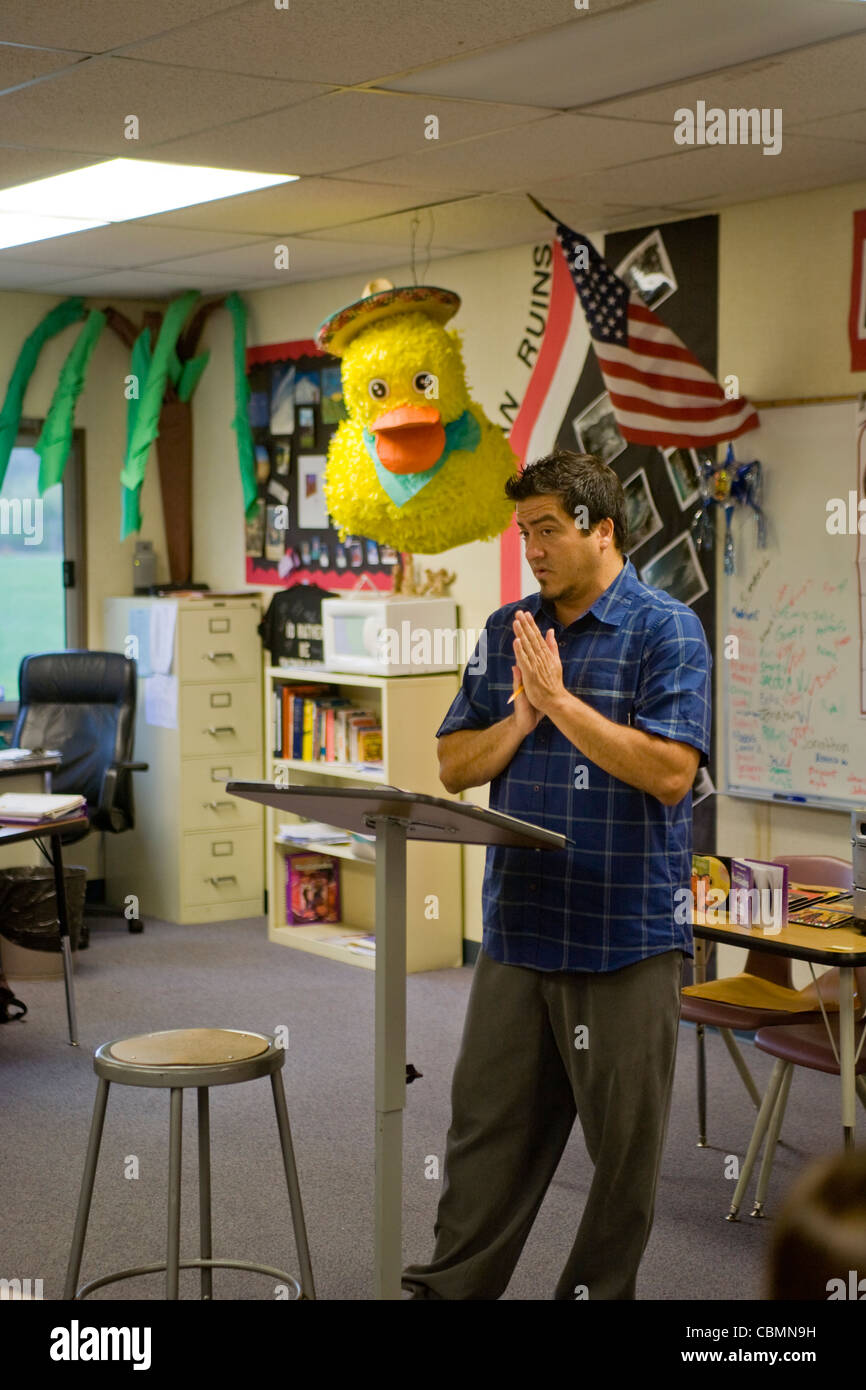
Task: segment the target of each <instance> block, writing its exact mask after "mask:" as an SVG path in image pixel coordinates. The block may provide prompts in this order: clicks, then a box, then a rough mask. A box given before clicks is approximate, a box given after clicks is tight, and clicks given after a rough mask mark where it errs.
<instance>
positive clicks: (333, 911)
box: [286, 853, 340, 927]
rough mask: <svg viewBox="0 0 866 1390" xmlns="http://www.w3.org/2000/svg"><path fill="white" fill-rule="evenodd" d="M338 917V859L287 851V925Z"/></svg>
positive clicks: (294, 925) (327, 920)
mask: <svg viewBox="0 0 866 1390" xmlns="http://www.w3.org/2000/svg"><path fill="white" fill-rule="evenodd" d="M339 920H340V862H339V860H338V859H334V858H333V857H332V856H331V855H328V854H305V853H300V854H287V855H286V925H287V926H289V927H299V926H303V925H304V924H306V923H310V922H321V923H326V922H339Z"/></svg>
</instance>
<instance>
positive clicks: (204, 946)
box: [0, 919, 864, 1302]
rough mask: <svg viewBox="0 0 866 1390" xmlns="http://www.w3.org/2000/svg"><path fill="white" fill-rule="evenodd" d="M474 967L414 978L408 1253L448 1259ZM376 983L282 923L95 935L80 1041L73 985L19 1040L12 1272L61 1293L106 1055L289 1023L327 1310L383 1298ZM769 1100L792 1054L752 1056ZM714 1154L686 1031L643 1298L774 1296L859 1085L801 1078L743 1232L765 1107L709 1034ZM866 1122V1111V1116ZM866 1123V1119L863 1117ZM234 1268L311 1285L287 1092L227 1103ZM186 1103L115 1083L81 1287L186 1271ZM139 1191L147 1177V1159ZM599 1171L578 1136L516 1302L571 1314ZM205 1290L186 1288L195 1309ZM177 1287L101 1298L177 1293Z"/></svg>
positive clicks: (0, 1078) (50, 987) (219, 1216)
mask: <svg viewBox="0 0 866 1390" xmlns="http://www.w3.org/2000/svg"><path fill="white" fill-rule="evenodd" d="M471 973H472V972H471V967H464V968H463V969H460V970H450V971H436V972H432V973H430V974H424V975H413V976H411V977H410V978H409V981H408V1019H409V1022H408V1032H409V1039H408V1047H407V1058H408V1060H409V1061H410V1062H413V1063H414V1064H415V1066H416V1067H417V1068H418V1070H419V1071H421V1072H422V1073H423V1080H420V1081H416V1082H414V1083H413V1084H412V1085H411V1086H410V1087H409V1088H408V1091H407V1108H406V1111H405V1128H404V1136H405V1149H404V1152H405V1163H404V1200H403V1217H404V1257H405V1261H406V1262H407V1263H410V1262H417V1261H424V1260H426V1259H428V1258H429V1257H430V1255H431V1254H432V1247H433V1222H434V1218H435V1213H436V1203H437V1199H438V1194H439V1190H440V1187H441V1182H440V1181H438V1180H436V1179H435V1178H431V1177H429V1176H427V1173H428V1172H430V1170H431V1169H432V1168H433V1166H434V1165H432V1164H431V1163H429V1161H428V1160H429V1157H430V1156H435V1157H437V1158H438V1160H439V1168H440V1171H441V1167H442V1160H443V1157H444V1148H445V1136H446V1132H447V1128H448V1122H449V1092H450V1083H451V1074H452V1071H453V1067H454V1062H455V1059H456V1056H457V1050H458V1046H459V1041H460V1033H461V1027H462V1022H463V1015H464V1012H465V1008H466V1001H467V997H468V990H469V985H470V981H471ZM373 984H374V978H373V974H372V972H368V971H366V970H362V969H358V968H356V967H353V966H349V965H343V964H339V963H337V962H331V961H328V960H323V959H319V958H318V957H315V956H311V955H307V954H305V953H303V952H300V951H290V950H287V949H286V948H285V947H281V946H277V945H272V944H270V943H269V942H268V940H267V937H266V930H265V925H264V921H263V919H254V920H246V921H240V922H227V923H219V924H209V925H202V926H187V927H176V926H171V925H168V924H166V923H161V922H153V921H149V922H148V923H147V927H146V930H145V933H144V934H143V935H141V936H130V935H129V934H128V933H127V932H126V930H125V928H124V926H123V925H122V924H118V925H116V926H115V925H114V924H108V923H105V922H102V923H100V924H99V925H98V926H94V929H93V931H92V934H91V945H90V947H89V948H88V949H87V950H86V951H83V952H81V953H80V955H79V956H78V958H77V965H76V991H77V999H78V1012H79V1025H80V1036H81V1046H80V1047H79V1048H77V1049H76V1048H71V1047H70V1046H68V1044H67V1042H66V1032H65V1009H64V998H63V984H62V981H61V980H40V981H32V980H31V981H26V982H25V981H22V982H18V984H17V992H18V994H19V995H20V997H21V998H22V999H23V1000H24V1001H25V1002H26V1003H27V1004H28V1005H29V1010H30V1011H29V1014H28V1016H27V1018H26V1020H25V1021H24V1022H21V1023H11V1024H8V1025H6V1026H4V1027H2V1028H0V1115H2V1121H0V1162H2V1168H0V1172H2V1187H3V1202H2V1217H0V1241H2V1266H3V1267H2V1269H0V1275H2V1276H4V1277H7V1278H12V1277H18V1278H26V1277H30V1278H34V1279H35V1278H41V1279H42V1280H43V1286H44V1296H45V1297H46V1298H58V1297H60V1296H61V1293H62V1288H63V1280H64V1274H65V1266H66V1259H67V1255H68V1248H69V1241H70V1238H71V1233H72V1224H73V1219H74V1214H75V1207H76V1201H77V1194H78V1186H79V1183H80V1179H81V1172H82V1167H83V1163H84V1154H85V1147H86V1142H87V1134H88V1128H89V1123H90V1113H91V1109H92V1105H93V1098H94V1094H95V1088H96V1077H95V1076H94V1073H93V1068H92V1053H93V1050H94V1048H96V1047H97V1046H98V1045H99V1044H100V1043H103V1042H106V1041H109V1040H111V1039H115V1038H119V1037H124V1036H129V1035H131V1034H134V1033H138V1032H145V1031H150V1030H155V1029H162V1028H177V1027H200V1026H211V1027H215V1026H217V1027H237V1028H249V1029H255V1030H261V1031H266V1032H273V1030H274V1029H275V1028H277V1027H278V1026H279V1025H281V1024H282V1025H285V1026H286V1027H287V1028H288V1030H289V1047H288V1053H287V1060H286V1067H285V1070H284V1073H283V1074H284V1078H285V1084H286V1092H287V1096H288V1103H289V1114H290V1118H291V1124H292V1130H293V1137H294V1144H295V1152H296V1157H297V1161H298V1168H299V1172H300V1180H301V1192H302V1197H303V1202H304V1209H305V1213H306V1219H307V1229H308V1234H309V1239H310V1246H311V1252H312V1260H313V1270H314V1274H315V1278H316V1283H317V1294H318V1296H319V1298H322V1299H340V1300H363V1299H369V1298H371V1297H372V1292H373V1284H372V1272H371V1271H372V1250H373V1133H374V1125H373V1113H374V1104H373ZM744 1050H745V1054H746V1057H747V1060H748V1064H749V1066H750V1068H751V1070H752V1072H753V1075H754V1076H755V1078H756V1081H757V1083H758V1086H759V1089H761V1090H763V1088H764V1086H765V1084H766V1081H767V1079H768V1077H769V1073H770V1070H771V1067H772V1059H771V1058H769V1057H767V1056H765V1055H764V1054H763V1053H761V1052H758V1051H757V1050H756V1049H755V1048H754V1047H753V1046H751V1045H749V1044H748V1043H746V1044H744ZM708 1090H709V1144H710V1147H708V1148H705V1149H698V1148H697V1147H696V1142H695V1141H696V1109H695V1034H694V1031H693V1029H691V1028H689V1027H688V1026H686V1025H682V1026H681V1029H680V1046H679V1053H678V1058H677V1069H676V1080H675V1089H674V1098H673V1106H672V1113H671V1121H670V1127H669V1132H668V1140H667V1145H666V1150H665V1157H664V1163H663V1168H662V1174H661V1180H660V1184H659V1191H658V1201H657V1208H656V1219H655V1226H654V1229H653V1233H652V1236H651V1239H650V1244H649V1246H648V1248H647V1252H646V1255H645V1257H644V1261H643V1264H642V1266H641V1276H640V1280H639V1284H638V1297H639V1298H641V1299H687V1300H696V1301H709V1302H712V1301H713V1300H715V1299H736V1300H748V1299H756V1298H760V1297H761V1296H762V1281H763V1269H764V1263H765V1256H766V1249H767V1245H768V1240H769V1237H770V1235H771V1232H772V1217H773V1213H774V1212H775V1211H777V1210H778V1206H779V1201H780V1198H781V1196H782V1194H783V1192H784V1190H785V1189H786V1188H787V1187H788V1186H789V1185H790V1182H791V1180H792V1178H793V1177H794V1176H795V1175H796V1174H797V1173H798V1172H799V1171H800V1170H801V1169H802V1167H803V1165H804V1164H805V1163H806V1162H807V1161H808V1160H809V1158H810V1157H812V1156H816V1155H819V1154H822V1153H825V1152H827V1151H829V1150H831V1149H832V1148H833V1147H834V1146H835V1145H836V1144H837V1141H838V1142H841V1129H840V1123H839V1098H838V1082H837V1080H836V1079H835V1078H833V1077H829V1076H822V1075H818V1074H815V1073H808V1072H804V1071H802V1070H798V1071H797V1073H796V1074H795V1079H794V1084H793V1087H792V1090H791V1097H790V1101H789V1108H788V1116H787V1119H786V1123H785V1128H784V1131H783V1136H782V1137H783V1141H784V1143H783V1145H782V1146H781V1147H780V1148H779V1151H778V1154H777V1159H776V1166H775V1169H774V1174H773V1181H772V1185H771V1188H770V1194H769V1200H768V1219H766V1220H762V1221H756V1220H753V1219H751V1218H750V1217H749V1216H748V1211H749V1206H748V1205H746V1206H744V1212H745V1215H744V1217H743V1219H742V1220H741V1221H740V1222H738V1223H732V1222H727V1221H725V1220H724V1216H725V1212H726V1211H727V1208H728V1203H729V1201H730V1198H731V1194H732V1191H733V1185H734V1184H733V1182H732V1181H731V1180H730V1179H729V1178H727V1177H726V1175H725V1173H726V1167H727V1168H730V1166H731V1165H730V1163H729V1156H730V1155H735V1156H738V1157H739V1158H740V1161H742V1158H743V1156H744V1155H745V1152H746V1147H747V1145H748V1140H749V1136H750V1133H751V1128H752V1124H753V1121H754V1115H755V1112H754V1109H753V1108H752V1105H751V1103H750V1101H749V1099H748V1097H747V1095H746V1092H745V1090H744V1089H743V1086H742V1083H741V1081H740V1080H739V1078H738V1077H737V1075H736V1073H735V1072H734V1069H733V1066H732V1064H731V1062H730V1059H729V1058H728V1055H727V1052H726V1050H725V1048H724V1044H723V1042H722V1040H721V1038H720V1037H719V1036H718V1035H716V1034H714V1033H710V1034H709V1035H708ZM858 1109H859V1107H858ZM858 1121H859V1123H860V1126H861V1131H862V1126H863V1121H864V1117H863V1114H862V1111H860V1113H859V1115H858ZM211 1132H212V1149H213V1194H214V1246H215V1254H216V1255H217V1256H220V1255H221V1256H223V1257H227V1258H235V1259H248V1260H256V1261H257V1262H260V1263H264V1264H269V1265H273V1266H276V1267H277V1268H283V1269H288V1270H290V1271H294V1272H297V1261H296V1256H295V1247H294V1241H293V1238H292V1232H291V1223H290V1217H289V1208H288V1199H287V1195H286V1191H285V1185H284V1182H283V1179H282V1171H281V1163H280V1154H279V1145H278V1140H277V1133H276V1125H275V1121H274V1116H273V1106H272V1103H271V1095H270V1086H269V1084H268V1082H267V1081H258V1082H251V1083H247V1084H245V1085H240V1086H226V1087H220V1088H215V1089H214V1090H212V1091H211ZM167 1139H168V1094H167V1092H165V1091H149V1090H144V1089H138V1088H133V1087H120V1086H114V1087H112V1090H111V1095H110V1098H109V1103H108V1114H107V1119H106V1129H105V1136H104V1140H103V1147H102V1153H101V1157H100V1164H99V1170H98V1173H97V1179H96V1190H95V1194H94V1200H93V1206H92V1209H91V1217H90V1226H89V1233H88V1240H87V1245H86V1247H85V1252H84V1263H83V1267H82V1279H90V1278H95V1277H97V1276H98V1275H100V1274H107V1273H110V1272H111V1271H113V1270H117V1269H120V1268H122V1267H124V1266H128V1265H134V1264H145V1263H149V1262H155V1261H157V1260H161V1259H164V1258H165V1223H166V1208H165V1196H166V1182H167ZM132 1158H135V1159H137V1170H138V1176H137V1177H136V1178H130V1177H127V1176H125V1173H126V1172H129V1171H131V1170H132V1169H133V1167H134V1165H133V1164H132V1162H131V1159H132ZM183 1180H184V1201H183V1211H182V1219H183V1248H182V1255H185V1256H188V1257H194V1256H195V1255H196V1254H197V1248H196V1241H197V1235H198V1199H197V1186H196V1140H195V1102H194V1099H193V1097H192V1094H190V1095H189V1097H188V1099H187V1101H186V1105H185V1124H184V1159H183ZM589 1180H590V1165H589V1160H588V1158H587V1155H586V1150H585V1148H584V1144H583V1140H582V1136H581V1133H580V1128H579V1125H576V1126H575V1129H574V1131H573V1133H572V1136H571V1139H570V1141H569V1144H568V1146H567V1149H566V1151H565V1154H564V1155H563V1158H562V1161H561V1163H560V1166H559V1170H558V1172H557V1175H556V1177H555V1179H554V1181H553V1183H552V1184H551V1187H550V1189H549V1191H548V1194H547V1197H546V1199H545V1201H544V1203H543V1205H542V1208H541V1210H540V1212H539V1215H538V1218H537V1220H536V1223H535V1226H534V1228H533V1230H532V1233H531V1235H530V1238H529V1241H528V1242H527V1245H526V1247H525V1250H524V1252H523V1255H522V1257H521V1259H520V1262H519V1264H518V1266H517V1269H516V1270H515V1273H514V1276H513V1278H512V1280H511V1283H510V1285H509V1288H508V1290H507V1292H506V1294H505V1297H506V1298H508V1299H520V1300H526V1299H550V1298H551V1297H552V1294H553V1288H554V1285H555V1283H556V1278H557V1275H558V1274H559V1271H560V1268H561V1266H562V1264H563V1263H564V1261H565V1257H566V1254H567V1252H568V1249H569V1248H570V1245H571V1242H572V1240H573V1238H574V1233H575V1231H576V1229H577V1224H578V1222H579V1219H580V1214H581V1211H582V1209H583V1203H584V1199H585V1196H586V1193H587V1191H588V1186H589ZM197 1283H198V1275H197V1273H195V1272H194V1271H185V1272H184V1273H182V1276H181V1297H189V1298H195V1297H196V1296H197ZM214 1284H215V1287H214V1293H215V1297H217V1298H232V1299H261V1298H272V1297H273V1296H274V1293H273V1281H271V1280H269V1279H268V1278H267V1277H263V1276H257V1275H252V1274H247V1273H243V1272H236V1271H228V1272H220V1271H217V1272H216V1273H215V1276H214ZM163 1289H164V1284H163V1279H162V1276H157V1275H152V1276H147V1277H145V1278H143V1279H138V1280H135V1281H128V1282H126V1283H122V1284H115V1285H113V1286H111V1287H109V1288H106V1289H103V1290H101V1291H99V1292H98V1293H96V1294H95V1295H93V1297H94V1298H105V1299H135V1298H151V1299H159V1298H162V1297H163V1296H164V1295H163Z"/></svg>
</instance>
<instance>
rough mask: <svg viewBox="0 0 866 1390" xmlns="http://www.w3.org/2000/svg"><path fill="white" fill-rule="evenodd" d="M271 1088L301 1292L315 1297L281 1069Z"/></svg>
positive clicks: (274, 1077) (273, 1074) (307, 1296)
mask: <svg viewBox="0 0 866 1390" xmlns="http://www.w3.org/2000/svg"><path fill="white" fill-rule="evenodd" d="M271 1090H272V1091H273V1095H274V1110H275V1111H276V1115H277V1129H278V1130H279V1133H280V1147H281V1149H282V1151H283V1167H284V1168H285V1171H286V1185H287V1187H288V1189H289V1206H290V1207H291V1212H292V1225H293V1226H294V1230H295V1245H296V1246H297V1250H298V1262H299V1264H300V1266H301V1296H302V1297H303V1298H315V1297H316V1290H315V1286H314V1284H313V1266H312V1264H311V1263H310V1249H309V1246H308V1244H307V1227H306V1223H305V1222H304V1208H303V1207H302V1205H301V1189H300V1186H299V1184H298V1170H297V1168H296V1167H295V1154H294V1149H293V1148H292V1131H291V1128H290V1126H289V1112H288V1109H287V1107H286V1093H285V1091H284V1090H283V1081H282V1077H281V1076H280V1073H279V1072H278V1071H275V1072H272V1073H271Z"/></svg>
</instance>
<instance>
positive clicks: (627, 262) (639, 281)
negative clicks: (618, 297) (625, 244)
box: [615, 229, 677, 309]
mask: <svg viewBox="0 0 866 1390" xmlns="http://www.w3.org/2000/svg"><path fill="white" fill-rule="evenodd" d="M615 273H616V274H617V275H618V276H619V277H620V279H621V280H625V282H626V284H627V285H631V287H632V289H633V290H634V291H635V293H636V294H638V295H640V297H641V299H642V300H643V302H644V304H645V305H646V306H647V308H648V309H657V308H658V306H659V305H660V304H663V303H664V302H665V300H666V299H670V297H671V295H672V294H675V293H676V290H677V281H676V276H675V275H674V271H673V266H672V265H671V262H670V257H669V256H668V253H667V250H666V248H665V244H664V241H663V240H662V234H661V232H660V231H659V230H658V229H656V230H655V231H654V232H651V233H650V235H649V236H648V237H644V239H643V241H641V242H639V244H638V245H637V246H636V247H635V248H634V250H633V251H630V252H629V254H628V255H627V256H626V257H625V258H624V259H623V260H621V261H620V263H619V265H618V266H617V267H616V271H615Z"/></svg>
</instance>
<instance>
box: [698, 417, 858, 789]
mask: <svg viewBox="0 0 866 1390" xmlns="http://www.w3.org/2000/svg"><path fill="white" fill-rule="evenodd" d="M747 438H748V447H749V450H750V453H751V451H752V450H754V453H753V454H751V456H752V457H756V458H759V459H760V460H761V463H762V464H763V469H764V507H765V510H766V513H767V521H768V544H767V548H766V549H765V550H759V549H758V547H757V543H756V536H755V530H754V526H753V525H749V523H748V521H747V520H746V518H741V519H739V533H738V534H737V536H736V548H737V556H738V562H737V572H736V574H734V575H730V576H725V578H724V580H723V591H722V595H721V599H722V613H723V618H724V626H723V631H724V633H725V634H726V638H725V640H726V644H727V647H728V650H729V655H728V656H727V657H726V656H725V655H724V653H720V660H721V661H722V665H723V689H724V725H725V759H726V785H725V788H724V789H725V791H726V792H727V793H728V794H729V795H731V796H751V797H758V798H759V799H761V800H768V801H776V800H779V801H794V802H804V803H807V804H809V805H814V806H825V807H831V808H832V807H835V808H838V809H842V810H847V809H849V808H851V807H859V806H863V805H866V645H864V631H866V582H864V581H866V536H861V535H860V534H859V531H858V530H857V521H856V518H857V516H858V501H859V500H860V499H863V498H864V496H866V477H864V475H866V423H859V422H858V416H857V407H856V403H854V402H839V403H833V404H826V405H802V406H786V407H781V408H778V409H768V408H766V407H764V408H763V409H762V411H761V428H760V430H755V431H754V432H753V433H752V434H749V435H748V436H747ZM742 443H743V445H745V439H744V440H743V441H742ZM832 499H836V500H837V502H838V503H839V504H840V506H839V507H838V508H833V507H832ZM831 510H834V511H836V513H837V515H838V514H839V513H840V512H844V515H845V516H846V518H847V525H846V527H845V530H844V531H841V530H840V528H839V527H838V526H836V525H835V524H832V523H831V525H830V527H829V528H828V521H829V516H830V511H831ZM859 515H863V516H864V518H866V507H864V508H862V509H860V512H859ZM852 521H853V524H854V528H855V529H854V532H852V530H851V522H852ZM732 639H733V640H732Z"/></svg>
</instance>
